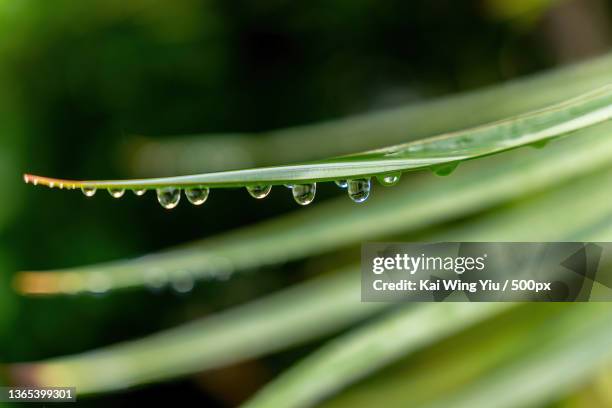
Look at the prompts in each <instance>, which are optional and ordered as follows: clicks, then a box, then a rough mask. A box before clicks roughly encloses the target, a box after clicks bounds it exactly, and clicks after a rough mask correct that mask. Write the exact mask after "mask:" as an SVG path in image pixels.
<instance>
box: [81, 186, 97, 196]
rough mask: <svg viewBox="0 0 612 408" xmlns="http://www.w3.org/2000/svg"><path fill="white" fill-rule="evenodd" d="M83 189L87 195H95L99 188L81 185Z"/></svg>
mask: <svg viewBox="0 0 612 408" xmlns="http://www.w3.org/2000/svg"><path fill="white" fill-rule="evenodd" d="M81 191H82V192H83V194H85V196H86V197H93V195H94V194H96V191H97V190H96V188H95V187H87V186H83V187H81Z"/></svg>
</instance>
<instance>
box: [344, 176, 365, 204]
mask: <svg viewBox="0 0 612 408" xmlns="http://www.w3.org/2000/svg"><path fill="white" fill-rule="evenodd" d="M348 195H349V197H350V198H351V200H353V201H354V202H356V203H363V202H364V201H365V200H367V199H368V197H369V196H370V179H356V180H349V182H348Z"/></svg>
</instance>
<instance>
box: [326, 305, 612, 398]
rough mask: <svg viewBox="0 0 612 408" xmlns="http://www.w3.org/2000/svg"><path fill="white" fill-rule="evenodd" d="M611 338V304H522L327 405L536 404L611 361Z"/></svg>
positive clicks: (570, 389)
mask: <svg viewBox="0 0 612 408" xmlns="http://www.w3.org/2000/svg"><path fill="white" fill-rule="evenodd" d="M611 340H612V309H611V308H610V306H609V305H608V304H606V303H579V304H531V305H522V306H520V307H518V308H516V309H515V310H514V311H512V313H510V314H509V316H507V317H506V318H498V319H496V320H491V321H488V322H487V323H486V324H482V325H480V326H479V327H477V328H476V329H474V330H468V331H466V332H464V333H462V334H461V335H459V336H456V337H453V338H451V339H449V340H447V341H445V342H442V343H440V344H438V345H435V346H433V347H432V348H430V349H429V350H425V351H422V352H421V353H419V354H418V355H415V356H412V357H410V358H408V359H406V360H404V361H401V362H399V363H397V364H395V366H393V367H391V368H390V369H389V370H388V371H385V372H382V373H381V374H380V375H379V376H376V377H374V378H372V380H370V381H366V382H364V383H362V384H360V385H357V386H355V387H354V388H352V389H349V390H348V391H347V392H346V393H344V394H340V395H339V396H338V397H337V398H336V399H332V400H331V401H330V402H329V403H328V404H323V405H322V406H330V407H343V406H372V405H373V404H383V403H384V405H385V406H388V407H405V406H419V407H446V406H453V407H486V406H495V407H523V406H536V405H539V404H543V403H546V402H548V401H551V400H554V399H557V398H559V396H562V395H564V394H566V393H569V392H571V391H572V386H574V385H575V384H579V383H580V382H582V381H585V380H586V379H587V378H588V377H589V376H591V375H592V374H593V373H594V372H595V371H596V370H597V369H598V368H599V367H601V366H602V364H604V363H605V362H606V361H609V360H610V358H611V357H612V355H611V353H610V347H609V344H610V341H611Z"/></svg>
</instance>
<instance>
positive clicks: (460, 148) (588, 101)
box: [24, 85, 612, 190]
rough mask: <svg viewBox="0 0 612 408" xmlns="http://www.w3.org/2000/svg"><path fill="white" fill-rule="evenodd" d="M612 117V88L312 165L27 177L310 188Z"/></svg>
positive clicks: (481, 152)
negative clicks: (123, 176) (149, 175)
mask: <svg viewBox="0 0 612 408" xmlns="http://www.w3.org/2000/svg"><path fill="white" fill-rule="evenodd" d="M610 118H612V85H606V86H603V87H601V88H599V89H597V90H594V91H592V92H588V93H586V94H584V95H581V96H578V97H576V98H574V99H571V100H569V101H566V102H562V103H560V104H557V105H554V106H550V107H548V108H546V109H543V110H540V111H537V112H531V113H528V114H525V115H522V116H518V117H515V118H511V119H507V120H504V121H500V122H495V123H492V124H489V125H484V126H480V127H477V128H473V129H468V130H465V131H458V132H454V133H449V134H443V135H440V136H436V137H431V138H428V139H424V140H418V141H414V142H410V143H406V144H401V145H396V146H390V147H386V148H382V149H377V150H372V151H367V152H363V153H358V154H352V155H348V156H342V157H337V158H333V159H328V160H322V161H317V162H311V163H303V164H296V165H283V166H275V167H262V168H256V169H246V170H235V171H224V172H218V173H208V174H198V175H191V176H178V177H164V178H153V179H139V180H102V181H75V180H62V179H53V178H47V177H39V176H33V175H28V174H26V175H25V176H24V180H25V181H26V183H33V184H37V185H45V186H48V187H59V188H68V189H74V188H85V189H109V188H110V189H137V190H140V189H159V188H210V187H241V186H261V185H266V186H269V185H282V184H308V183H315V182H321V181H333V180H339V179H359V178H368V177H372V176H384V175H386V174H397V173H399V172H403V171H407V170H416V169H423V168H430V167H435V166H440V165H444V164H447V165H448V164H455V163H458V162H461V161H465V160H470V159H475V158H478V157H483V156H488V155H491V154H495V153H499V152H503V151H506V150H509V149H514V148H517V147H520V146H525V145H528V144H533V143H543V142H546V141H548V140H549V139H551V138H554V137H558V136H562V135H565V134H568V133H571V132H574V131H576V130H580V129H584V128H586V127H589V126H593V125H595V124H598V123H602V122H605V121H607V120H609V119H610Z"/></svg>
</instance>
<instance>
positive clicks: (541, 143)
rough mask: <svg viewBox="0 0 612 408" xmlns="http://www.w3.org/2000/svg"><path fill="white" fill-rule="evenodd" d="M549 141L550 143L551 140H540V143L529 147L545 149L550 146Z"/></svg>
mask: <svg viewBox="0 0 612 408" xmlns="http://www.w3.org/2000/svg"><path fill="white" fill-rule="evenodd" d="M549 141H550V139H544V140H540V141H538V142H533V143H531V144H530V145H529V146H531V147H534V148H536V149H543V148H544V147H546V145H547V144H548V142H549Z"/></svg>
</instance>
